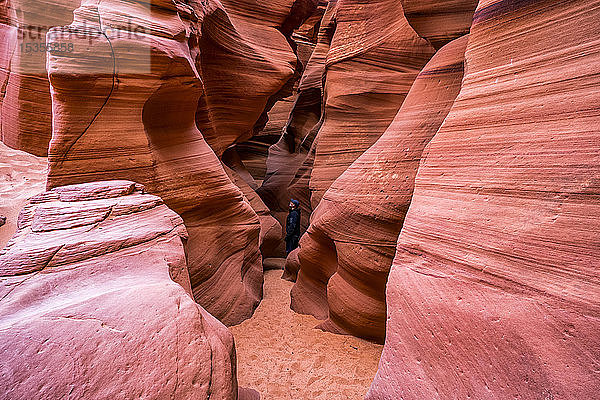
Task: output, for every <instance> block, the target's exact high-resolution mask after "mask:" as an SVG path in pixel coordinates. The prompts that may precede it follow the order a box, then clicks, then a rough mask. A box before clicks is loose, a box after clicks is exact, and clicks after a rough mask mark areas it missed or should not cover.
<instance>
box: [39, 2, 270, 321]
mask: <svg viewBox="0 0 600 400" xmlns="http://www.w3.org/2000/svg"><path fill="white" fill-rule="evenodd" d="M202 10H203V9H202V8H200V4H199V3H198V4H196V9H193V8H191V7H188V6H183V5H181V4H175V3H173V2H171V1H167V0H165V1H164V2H162V3H161V4H160V7H156V8H155V7H151V8H149V7H148V4H144V3H135V4H133V3H129V2H121V1H114V2H102V3H100V5H98V4H96V3H95V2H85V3H84V4H83V5H82V6H81V7H80V8H79V9H78V10H77V11H76V13H75V20H74V22H73V23H72V24H71V25H70V26H68V27H66V28H56V29H55V30H52V31H51V32H50V33H49V35H48V38H49V42H52V41H53V40H65V41H69V42H71V43H74V47H75V50H74V51H73V52H72V53H68V54H67V53H51V54H50V56H49V59H48V69H49V76H50V82H51V85H52V100H53V117H54V126H53V139H52V142H51V144H50V155H49V164H50V171H49V176H48V187H49V188H53V187H56V186H61V185H65V184H73V183H79V182H89V181H98V180H105V179H132V180H135V181H137V182H140V183H143V184H144V185H145V186H146V189H147V190H148V191H149V192H150V193H152V194H155V195H158V196H161V198H163V200H164V201H165V203H166V204H167V205H168V206H169V207H170V208H172V209H173V210H174V211H176V212H177V213H178V214H180V215H181V216H182V217H183V219H184V221H185V223H186V227H187V229H188V232H189V239H188V241H187V246H186V250H187V256H188V265H189V272H190V278H191V284H192V288H193V291H194V297H195V299H196V300H197V301H198V302H199V303H200V304H202V305H204V306H205V307H206V308H207V310H209V311H210V312H211V313H212V314H213V315H214V316H216V317H217V318H219V319H221V320H222V321H223V322H225V323H228V324H231V323H237V322H240V321H241V320H243V319H245V318H247V317H248V316H250V315H251V314H252V312H253V310H254V308H255V307H256V306H257V304H258V302H259V300H260V298H261V296H262V266H261V256H260V253H259V249H258V245H259V227H260V225H259V220H258V218H257V215H256V213H255V212H254V211H253V210H252V208H251V206H250V204H249V203H248V202H246V201H245V200H244V197H243V195H242V192H241V191H240V190H239V189H238V188H237V187H236V186H235V185H234V184H233V183H232V182H231V180H230V179H229V177H228V176H227V174H226V173H225V171H224V169H223V167H222V165H221V163H220V161H219V160H218V158H217V156H216V155H215V154H214V152H213V151H212V149H211V148H210V147H209V146H208V145H207V144H206V142H205V141H204V139H203V137H202V135H201V133H200V131H199V130H198V129H197V128H196V124H195V114H196V109H197V104H198V101H199V99H200V97H201V96H202V95H203V86H202V81H201V79H200V75H199V71H198V69H197V67H196V65H197V64H196V62H197V58H198V53H199V49H198V47H197V43H198V35H199V34H200V32H199V27H200V26H201V23H202V20H201V18H202V14H200V12H201V11H202ZM206 11H207V12H208V11H210V10H206ZM138 32H142V33H138Z"/></svg>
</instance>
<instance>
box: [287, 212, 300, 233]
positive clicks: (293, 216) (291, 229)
mask: <svg viewBox="0 0 600 400" xmlns="http://www.w3.org/2000/svg"><path fill="white" fill-rule="evenodd" d="M299 237H300V209H294V210H291V211H290V213H289V214H288V216H287V220H286V222H285V240H291V239H293V238H299Z"/></svg>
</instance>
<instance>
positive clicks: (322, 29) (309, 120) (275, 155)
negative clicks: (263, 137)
mask: <svg viewBox="0 0 600 400" xmlns="http://www.w3.org/2000/svg"><path fill="white" fill-rule="evenodd" d="M335 5H336V2H329V3H328V4H327V7H326V9H325V10H323V16H322V18H321V21H320V23H319V33H318V39H317V44H316V46H315V49H314V51H313V52H312V54H311V57H310V59H309V60H308V62H307V64H306V68H305V69H304V73H303V75H302V79H301V80H300V83H299V85H298V93H297V96H296V99H295V101H294V104H293V107H292V108H291V111H290V113H289V117H288V119H287V122H286V124H285V126H284V128H283V132H282V134H281V137H280V138H279V141H278V142H277V143H275V144H274V145H273V146H271V147H270V148H269V154H268V157H267V160H266V167H267V170H266V176H265V179H264V181H263V182H262V185H261V186H260V188H259V189H258V190H257V193H258V194H259V195H260V196H261V198H263V199H264V201H265V203H266V204H267V205H268V206H269V208H270V209H271V211H272V212H274V213H275V214H276V215H278V216H279V219H280V220H281V221H282V222H283V223H285V218H286V215H287V209H288V204H289V202H290V199H291V198H295V199H298V200H299V201H300V205H301V209H302V214H301V215H302V221H301V224H302V231H304V230H305V229H306V228H307V227H308V217H309V216H310V213H311V212H312V208H311V206H310V192H309V189H308V187H309V179H310V172H311V170H312V164H313V160H314V152H315V148H316V141H315V137H316V135H317V132H318V131H319V129H320V127H321V124H322V122H323V120H322V108H323V104H322V98H323V75H324V73H325V61H326V58H327V53H328V51H329V47H330V43H331V35H333V30H334V29H335V27H334V25H333V21H332V16H333V13H334V10H335Z"/></svg>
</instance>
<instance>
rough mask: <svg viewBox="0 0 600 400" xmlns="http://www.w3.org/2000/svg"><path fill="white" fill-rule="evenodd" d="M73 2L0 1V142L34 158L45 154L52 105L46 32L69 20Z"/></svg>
mask: <svg viewBox="0 0 600 400" xmlns="http://www.w3.org/2000/svg"><path fill="white" fill-rule="evenodd" d="M79 4H80V1H79V0H39V1H29V0H5V1H3V2H1V3H0V34H1V36H0V140H1V141H2V142H4V143H5V144H6V145H7V146H10V147H12V148H14V149H17V150H23V151H26V152H29V153H32V154H34V155H37V156H46V155H47V154H48V143H49V142H50V138H51V136H52V104H51V99H50V88H49V84H48V74H47V72H46V33H47V32H48V30H49V29H50V28H51V27H53V26H61V25H65V24H68V23H70V22H71V21H72V20H73V10H74V9H76V8H77V7H79Z"/></svg>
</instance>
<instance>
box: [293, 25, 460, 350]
mask: <svg viewBox="0 0 600 400" xmlns="http://www.w3.org/2000/svg"><path fill="white" fill-rule="evenodd" d="M466 44H467V37H463V38H461V39H458V40H456V41H454V42H452V43H451V44H448V45H447V46H446V47H444V48H442V49H441V50H440V51H439V52H438V53H437V54H436V55H435V56H434V57H433V59H432V60H431V61H430V62H429V63H428V64H427V65H426V66H425V68H424V69H423V70H422V71H421V73H420V74H419V75H418V76H417V78H416V80H415V82H414V84H413V86H412V88H411V90H410V92H409V93H408V96H407V97H406V100H405V101H404V104H403V105H402V107H401V108H400V110H399V112H398V114H397V116H396V118H395V119H394V121H393V122H392V124H391V125H390V127H389V128H388V129H387V130H386V132H385V133H384V134H383V135H382V136H381V138H380V139H379V140H378V141H377V143H376V144H375V145H373V146H372V147H371V148H370V149H369V150H367V151H366V152H365V153H364V154H363V155H362V156H361V157H359V158H358V160H356V162H354V163H353V164H352V165H351V166H350V167H349V168H348V169H347V170H346V171H345V172H344V173H343V174H342V175H341V176H340V177H339V178H338V179H337V180H336V181H335V182H334V183H333V184H332V186H331V187H330V188H329V190H328V191H327V192H326V193H325V196H324V197H323V200H321V203H320V204H319V206H318V207H317V209H316V210H315V212H314V213H313V215H312V222H311V225H310V227H309V229H308V232H307V234H306V235H305V236H304V237H303V238H302V242H301V249H300V251H299V253H298V257H299V262H300V267H301V269H300V274H299V276H298V280H297V283H296V285H295V286H294V288H293V289H292V308H293V309H294V310H296V311H298V312H301V313H309V314H313V315H315V316H317V317H319V318H322V319H325V318H327V321H326V322H325V323H324V324H323V325H322V327H323V328H325V329H328V330H333V331H341V332H348V333H352V334H354V335H356V336H361V337H364V338H368V339H373V340H377V341H379V342H383V339H384V336H385V319H386V318H385V313H386V309H385V284H386V281H387V275H388V272H389V267H390V265H391V263H392V258H393V256H394V252H395V247H396V239H397V237H398V234H399V233H400V229H401V227H402V223H403V220H404V216H405V214H406V211H407V210H408V206H409V205H410V201H411V197H412V190H413V184H414V177H415V175H416V172H417V168H418V166H419V161H420V159H421V153H422V151H423V149H424V147H425V146H426V145H427V143H428V142H429V140H431V138H432V137H433V135H434V134H435V133H436V132H437V130H438V128H439V127H440V125H441V124H442V122H443V121H444V118H445V117H446V115H447V114H448V111H449V110H450V107H451V106H452V104H453V102H454V100H455V98H456V96H457V95H458V92H459V90H460V85H461V80H462V76H463V59H464V52H465V47H466ZM324 260H328V261H329V262H328V263H327V264H326V263H325V262H324ZM290 267H292V266H291V265H290ZM292 274H293V272H292Z"/></svg>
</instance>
